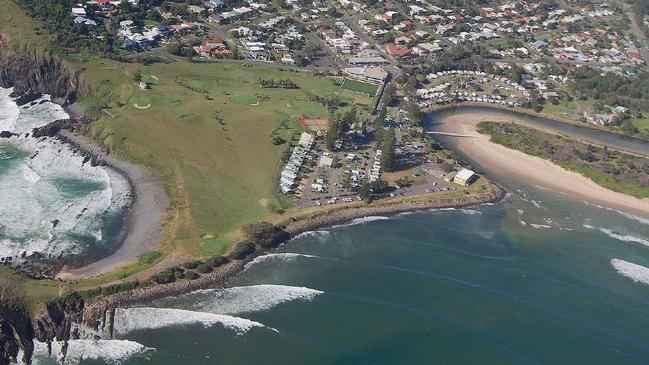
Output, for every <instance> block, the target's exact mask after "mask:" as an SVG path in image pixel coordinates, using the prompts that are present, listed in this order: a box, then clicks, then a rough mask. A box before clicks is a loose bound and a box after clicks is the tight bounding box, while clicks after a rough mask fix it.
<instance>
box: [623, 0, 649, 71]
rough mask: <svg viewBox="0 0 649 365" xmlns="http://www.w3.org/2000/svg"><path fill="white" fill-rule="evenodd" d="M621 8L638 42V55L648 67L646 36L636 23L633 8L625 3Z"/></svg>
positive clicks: (648, 54) (648, 52) (648, 56)
mask: <svg viewBox="0 0 649 365" xmlns="http://www.w3.org/2000/svg"><path fill="white" fill-rule="evenodd" d="M622 7H623V8H624V12H625V13H626V16H627V17H628V18H629V21H630V22H631V32H632V33H633V35H634V36H635V37H636V39H637V40H638V46H639V47H640V48H639V51H640V54H641V55H642V58H643V59H644V61H645V63H646V64H647V65H649V49H648V48H647V44H648V43H647V35H646V34H645V32H644V30H643V29H642V27H641V26H640V24H639V23H638V18H637V17H636V13H635V11H634V10H633V7H632V6H631V5H629V4H627V3H622Z"/></svg>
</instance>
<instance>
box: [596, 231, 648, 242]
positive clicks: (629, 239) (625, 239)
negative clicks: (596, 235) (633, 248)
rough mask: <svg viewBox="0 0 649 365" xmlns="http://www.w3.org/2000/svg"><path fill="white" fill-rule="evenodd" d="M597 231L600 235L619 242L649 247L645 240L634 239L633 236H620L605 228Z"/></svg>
mask: <svg viewBox="0 0 649 365" xmlns="http://www.w3.org/2000/svg"><path fill="white" fill-rule="evenodd" d="M599 230H600V231H601V232H602V233H604V234H606V235H607V236H609V237H611V238H614V239H616V240H619V241H623V242H635V243H640V244H643V245H646V246H649V240H646V239H644V238H640V237H635V236H631V235H627V234H621V233H619V232H615V231H613V230H611V229H607V228H600V229H599Z"/></svg>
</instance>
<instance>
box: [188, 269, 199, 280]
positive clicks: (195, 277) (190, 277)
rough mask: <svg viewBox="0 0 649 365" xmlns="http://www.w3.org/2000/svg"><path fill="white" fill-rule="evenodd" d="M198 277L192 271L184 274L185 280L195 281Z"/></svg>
mask: <svg viewBox="0 0 649 365" xmlns="http://www.w3.org/2000/svg"><path fill="white" fill-rule="evenodd" d="M199 276H200V275H198V274H197V273H195V272H193V271H187V272H186V273H185V278H186V279H188V280H196V279H198V277H199Z"/></svg>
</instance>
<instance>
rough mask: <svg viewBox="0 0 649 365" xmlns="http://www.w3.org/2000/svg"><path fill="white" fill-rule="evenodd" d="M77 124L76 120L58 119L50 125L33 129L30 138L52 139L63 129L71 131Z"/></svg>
mask: <svg viewBox="0 0 649 365" xmlns="http://www.w3.org/2000/svg"><path fill="white" fill-rule="evenodd" d="M77 124H78V121H77V120H76V119H59V120H55V121H53V122H52V123H49V124H48V125H45V126H42V127H39V128H34V129H33V130H32V137H33V138H41V137H54V136H56V135H57V134H59V132H60V131H61V130H63V129H65V130H69V131H72V130H74V128H75V127H76V125H77Z"/></svg>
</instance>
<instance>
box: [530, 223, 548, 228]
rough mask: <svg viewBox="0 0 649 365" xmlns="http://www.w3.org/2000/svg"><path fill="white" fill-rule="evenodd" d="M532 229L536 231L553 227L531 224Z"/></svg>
mask: <svg viewBox="0 0 649 365" xmlns="http://www.w3.org/2000/svg"><path fill="white" fill-rule="evenodd" d="M530 227H532V228H535V229H550V228H552V226H549V225H547V224H534V223H530Z"/></svg>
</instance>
